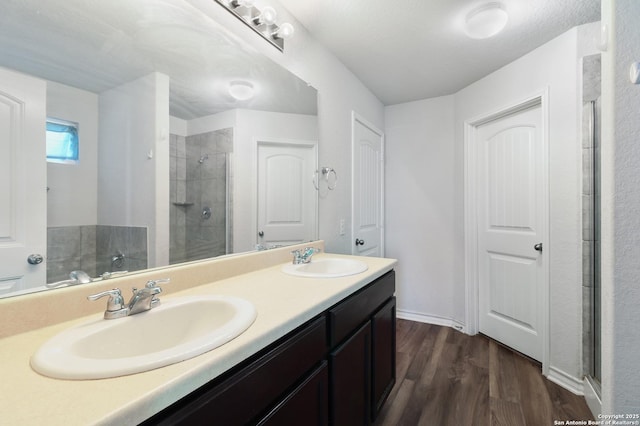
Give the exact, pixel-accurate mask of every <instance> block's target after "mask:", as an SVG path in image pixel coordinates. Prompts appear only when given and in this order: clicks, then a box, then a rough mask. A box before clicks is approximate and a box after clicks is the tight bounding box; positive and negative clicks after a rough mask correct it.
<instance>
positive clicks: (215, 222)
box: [169, 128, 233, 264]
mask: <svg viewBox="0 0 640 426" xmlns="http://www.w3.org/2000/svg"><path fill="white" fill-rule="evenodd" d="M170 143H171V157H170V158H171V172H170V176H171V178H170V179H171V180H170V200H171V206H170V244H171V246H170V250H169V257H170V262H171V264H175V263H181V262H186V261H191V260H199V259H206V258H210V257H214V256H220V255H223V254H227V253H231V252H232V251H233V247H232V236H231V229H232V228H231V218H232V214H231V204H232V203H231V200H230V194H231V185H232V179H231V161H230V160H231V156H232V150H233V129H231V128H227V129H221V130H216V131H212V132H207V133H202V134H198V135H192V136H186V137H185V136H178V135H171V139H170Z"/></svg>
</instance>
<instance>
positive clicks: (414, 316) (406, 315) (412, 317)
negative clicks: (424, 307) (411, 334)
mask: <svg viewBox="0 0 640 426" xmlns="http://www.w3.org/2000/svg"><path fill="white" fill-rule="evenodd" d="M396 316H397V317H398V318H400V319H406V320H409V321H416V322H423V323H426V324H433V325H442V326H444V327H451V328H455V329H456V330H458V331H461V332H463V333H465V334H466V333H467V328H466V327H465V325H464V324H462V323H461V322H458V321H455V320H453V319H451V318H443V317H437V316H433V315H425V314H421V313H418V312H411V311H403V310H401V309H397V310H396Z"/></svg>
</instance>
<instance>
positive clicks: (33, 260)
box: [27, 254, 44, 265]
mask: <svg viewBox="0 0 640 426" xmlns="http://www.w3.org/2000/svg"><path fill="white" fill-rule="evenodd" d="M43 260H44V257H42V255H41V254H30V255H29V257H27V263H29V265H38V264H40V263H42V261H43Z"/></svg>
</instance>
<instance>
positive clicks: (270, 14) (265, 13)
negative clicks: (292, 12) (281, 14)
mask: <svg viewBox="0 0 640 426" xmlns="http://www.w3.org/2000/svg"><path fill="white" fill-rule="evenodd" d="M277 17H278V14H277V13H276V10H275V9H274V8H272V7H269V6H267V7H265V8H264V9H262V12H260V16H258V17H257V18H256V19H254V20H253V22H254V23H255V24H256V25H260V24H266V25H273V24H275V23H276V18H277Z"/></svg>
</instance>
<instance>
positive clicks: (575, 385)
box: [547, 367, 584, 395]
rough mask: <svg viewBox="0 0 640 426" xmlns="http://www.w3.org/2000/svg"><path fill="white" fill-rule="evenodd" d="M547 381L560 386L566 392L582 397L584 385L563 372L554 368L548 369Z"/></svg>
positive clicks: (579, 380)
mask: <svg viewBox="0 0 640 426" xmlns="http://www.w3.org/2000/svg"><path fill="white" fill-rule="evenodd" d="M547 379H549V380H551V381H552V382H553V383H555V384H557V385H560V386H562V387H563V388H565V389H566V390H568V391H569V392H571V393H574V394H576V395H584V385H583V381H582V380H581V379H578V378H577V377H574V376H572V375H570V374H568V373H565V372H564V371H562V370H560V369H558V368H555V367H549V375H548V376H547Z"/></svg>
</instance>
